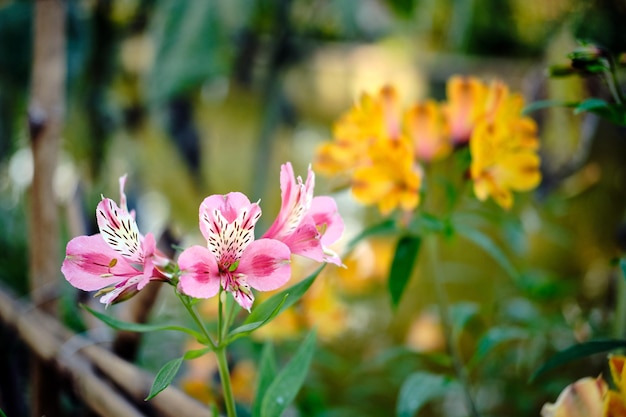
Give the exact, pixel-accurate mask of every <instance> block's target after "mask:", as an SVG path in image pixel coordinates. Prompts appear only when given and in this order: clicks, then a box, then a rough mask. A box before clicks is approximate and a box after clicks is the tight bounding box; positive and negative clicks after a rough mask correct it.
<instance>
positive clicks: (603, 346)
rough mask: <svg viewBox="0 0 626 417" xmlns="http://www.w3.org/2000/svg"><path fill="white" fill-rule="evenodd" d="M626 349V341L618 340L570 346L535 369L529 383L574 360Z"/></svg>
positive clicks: (602, 340) (600, 340)
mask: <svg viewBox="0 0 626 417" xmlns="http://www.w3.org/2000/svg"><path fill="white" fill-rule="evenodd" d="M624 347H626V340H623V339H622V340H620V339H599V340H590V341H588V342H585V343H579V344H577V345H573V346H570V347H568V348H565V349H563V350H562V351H560V352H558V353H556V354H555V355H554V356H552V357H551V358H550V359H548V360H547V361H546V362H544V364H543V365H541V366H540V367H539V369H537V370H536V371H535V372H534V373H533V375H532V376H531V377H530V380H531V381H534V380H536V379H537V378H538V377H539V376H540V375H542V374H544V373H545V372H547V371H549V370H552V369H554V368H556V367H559V366H561V365H563V364H565V363H567V362H570V361H573V360H575V359H580V358H584V357H586V356H591V355H593V354H596V353H602V352H609V351H612V350H615V349H619V348H624Z"/></svg>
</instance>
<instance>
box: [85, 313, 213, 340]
mask: <svg viewBox="0 0 626 417" xmlns="http://www.w3.org/2000/svg"><path fill="white" fill-rule="evenodd" d="M81 306H82V307H83V308H84V309H85V310H87V311H89V312H90V313H91V314H92V315H93V316H94V317H96V318H97V319H99V320H101V321H102V322H104V323H105V324H107V325H108V326H109V327H112V328H114V329H116V330H125V331H128V332H136V333H146V332H154V331H158V330H174V331H178V332H183V333H187V334H188V335H190V336H193V337H194V338H195V339H196V340H198V341H199V342H200V343H203V344H204V343H205V342H206V338H205V337H204V336H203V335H201V334H200V333H199V332H196V331H195V330H191V329H188V328H186V327H182V326H175V325H163V324H142V323H130V322H127V321H122V320H118V319H116V318H114V317H110V316H107V315H106V314H102V313H100V312H98V311H95V310H92V309H91V308H89V307H88V306H86V305H84V304H81Z"/></svg>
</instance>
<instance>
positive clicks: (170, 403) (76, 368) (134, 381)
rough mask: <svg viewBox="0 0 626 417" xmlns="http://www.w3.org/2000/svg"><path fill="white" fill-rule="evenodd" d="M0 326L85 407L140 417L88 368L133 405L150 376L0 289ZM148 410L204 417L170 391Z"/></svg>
mask: <svg viewBox="0 0 626 417" xmlns="http://www.w3.org/2000/svg"><path fill="white" fill-rule="evenodd" d="M0 321H3V322H5V323H6V324H7V325H9V326H11V327H13V328H15V330H16V332H17V334H18V336H19V337H20V338H21V339H22V340H23V341H24V342H25V343H26V344H27V345H28V346H29V348H30V349H32V351H33V352H34V353H35V354H36V355H37V356H38V357H40V358H41V359H42V360H44V361H46V362H50V363H53V364H54V365H55V366H56V367H57V369H58V370H59V371H61V372H62V373H64V374H65V375H67V376H69V377H70V379H71V380H72V381H73V382H74V386H75V387H76V389H77V391H78V393H79V394H80V396H81V398H83V400H84V401H85V403H86V404H87V405H88V406H89V407H91V408H92V409H93V410H94V411H96V412H98V413H99V414H100V415H102V416H105V417H108V416H115V417H123V416H130V417H134V416H140V415H142V414H140V413H139V414H137V413H138V411H136V409H133V408H125V407H132V406H131V405H130V404H129V403H128V401H127V400H125V399H124V397H122V396H121V395H120V394H119V393H116V392H115V391H114V390H112V389H111V387H110V386H109V385H107V384H106V383H105V382H104V381H102V379H100V378H98V377H96V375H95V374H94V373H93V371H92V370H91V369H90V366H89V365H90V364H92V365H94V366H95V367H96V368H98V370H99V371H100V372H101V373H102V374H103V375H104V376H106V377H107V378H108V379H110V380H111V382H113V383H114V384H115V385H117V386H118V387H120V388H121V389H122V390H123V391H125V392H126V393H127V394H128V395H129V396H130V398H132V399H133V400H134V401H135V402H136V403H139V404H140V403H142V402H143V400H144V398H145V397H146V396H147V395H148V393H149V391H150V387H151V385H152V376H150V375H149V374H148V373H147V372H145V371H142V370H141V369H139V368H137V367H136V366H135V365H132V364H130V363H128V362H126V361H124V360H122V359H120V358H119V357H117V356H115V355H114V354H113V353H111V352H110V351H108V350H106V349H104V348H102V347H100V346H96V345H94V344H93V342H91V341H90V340H88V339H87V338H85V337H82V336H78V335H75V334H73V333H72V332H70V331H69V330H68V329H67V328H66V327H65V326H63V325H62V324H61V323H60V322H59V321H58V320H56V319H54V318H53V317H52V316H50V315H49V314H46V313H44V312H42V311H41V310H38V309H36V308H33V307H32V306H31V305H30V304H28V303H25V302H21V301H17V300H16V299H15V297H13V296H12V294H10V292H9V291H8V290H7V289H6V288H5V287H3V286H2V285H1V284H0ZM148 405H149V406H151V408H152V409H153V410H154V412H155V413H156V414H157V415H158V416H161V417H180V416H193V417H209V416H211V415H212V414H211V413H210V411H209V410H208V409H207V408H206V407H204V406H203V405H202V404H200V403H199V402H197V401H196V400H195V399H193V398H191V397H189V396H187V395H186V394H184V393H183V392H181V391H180V390H178V389H177V388H175V387H171V386H170V387H168V388H167V389H165V390H164V391H163V392H161V393H160V394H159V395H158V396H157V397H155V398H153V399H152V400H150V402H149V403H148Z"/></svg>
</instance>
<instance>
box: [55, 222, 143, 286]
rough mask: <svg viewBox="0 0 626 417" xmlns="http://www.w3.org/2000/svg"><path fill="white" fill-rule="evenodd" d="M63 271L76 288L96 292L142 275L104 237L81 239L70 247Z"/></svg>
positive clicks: (70, 243) (98, 235)
mask: <svg viewBox="0 0 626 417" xmlns="http://www.w3.org/2000/svg"><path fill="white" fill-rule="evenodd" d="M61 272H62V273H63V275H64V276H65V279H67V280H68V282H69V283H70V284H72V286H74V287H76V288H79V289H81V290H84V291H93V290H98V289H100V288H103V287H106V286H109V285H114V284H116V283H118V282H120V281H123V280H126V279H128V278H130V277H132V276H136V275H140V274H141V273H140V272H138V271H137V270H136V269H135V268H133V267H132V266H131V265H130V264H129V263H128V262H126V261H125V259H124V258H122V257H121V256H120V254H119V253H118V252H116V251H114V250H113V249H111V248H110V247H109V246H108V245H107V244H106V243H105V242H104V240H103V239H102V236H101V235H100V234H95V235H91V236H78V237H75V238H74V239H72V240H71V241H70V242H69V243H68V244H67V248H66V257H65V260H64V261H63V265H62V267H61Z"/></svg>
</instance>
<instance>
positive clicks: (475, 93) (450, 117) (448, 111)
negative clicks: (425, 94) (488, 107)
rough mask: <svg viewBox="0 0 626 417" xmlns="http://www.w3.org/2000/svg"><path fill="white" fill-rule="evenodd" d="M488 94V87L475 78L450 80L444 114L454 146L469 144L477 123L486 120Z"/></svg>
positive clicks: (447, 85)
mask: <svg viewBox="0 0 626 417" xmlns="http://www.w3.org/2000/svg"><path fill="white" fill-rule="evenodd" d="M487 93H488V90H487V86H486V85H485V84H484V83H483V82H482V81H480V80H478V79H476V78H474V77H462V76H453V77H451V78H450V79H449V80H448V83H447V84H446V94H447V98H448V101H447V103H446V104H444V106H443V112H444V114H445V117H446V119H447V122H448V126H449V129H450V136H451V141H452V143H453V144H454V145H462V144H465V143H467V142H468V141H469V140H470V136H471V135H472V130H473V129H474V126H475V125H476V123H477V122H478V121H479V120H481V119H482V118H484V116H485V103H486V100H487Z"/></svg>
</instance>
